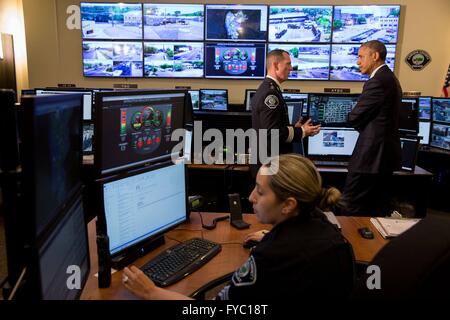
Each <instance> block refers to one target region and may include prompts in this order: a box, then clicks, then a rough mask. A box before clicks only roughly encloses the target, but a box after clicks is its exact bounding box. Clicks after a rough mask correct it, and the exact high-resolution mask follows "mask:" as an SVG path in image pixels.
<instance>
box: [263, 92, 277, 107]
mask: <svg viewBox="0 0 450 320" xmlns="http://www.w3.org/2000/svg"><path fill="white" fill-rule="evenodd" d="M264 104H265V105H266V106H268V107H269V109H275V108H276V107H278V105H279V104H280V100H279V99H278V97H277V96H276V95H273V94H270V95H268V96H267V97H266V100H264Z"/></svg>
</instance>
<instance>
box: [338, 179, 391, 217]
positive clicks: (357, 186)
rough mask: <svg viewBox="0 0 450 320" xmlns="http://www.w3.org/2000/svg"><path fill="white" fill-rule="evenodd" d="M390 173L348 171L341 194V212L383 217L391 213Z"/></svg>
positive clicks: (352, 214) (351, 214)
mask: <svg viewBox="0 0 450 320" xmlns="http://www.w3.org/2000/svg"><path fill="white" fill-rule="evenodd" d="M392 184H393V179H392V173H377V174H371V173H355V172H349V173H348V175H347V180H346V181H345V187H344V194H343V196H342V202H343V203H342V204H343V206H344V208H343V214H345V215H350V216H369V217H383V216H386V215H389V214H390V213H391V200H392Z"/></svg>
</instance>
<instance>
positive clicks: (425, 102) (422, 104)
mask: <svg viewBox="0 0 450 320" xmlns="http://www.w3.org/2000/svg"><path fill="white" fill-rule="evenodd" d="M419 120H431V97H419Z"/></svg>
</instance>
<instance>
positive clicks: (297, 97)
mask: <svg viewBox="0 0 450 320" xmlns="http://www.w3.org/2000/svg"><path fill="white" fill-rule="evenodd" d="M283 99H284V101H285V102H286V103H289V102H291V101H292V102H298V101H301V102H302V105H303V108H302V110H301V116H302V117H307V116H308V99H309V95H308V93H300V92H286V91H285V92H283Z"/></svg>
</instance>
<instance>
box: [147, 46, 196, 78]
mask: <svg viewBox="0 0 450 320" xmlns="http://www.w3.org/2000/svg"><path fill="white" fill-rule="evenodd" d="M203 67H204V63H203V43H201V42H185V43H184V42H144V76H145V77H147V78H202V77H203Z"/></svg>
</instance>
